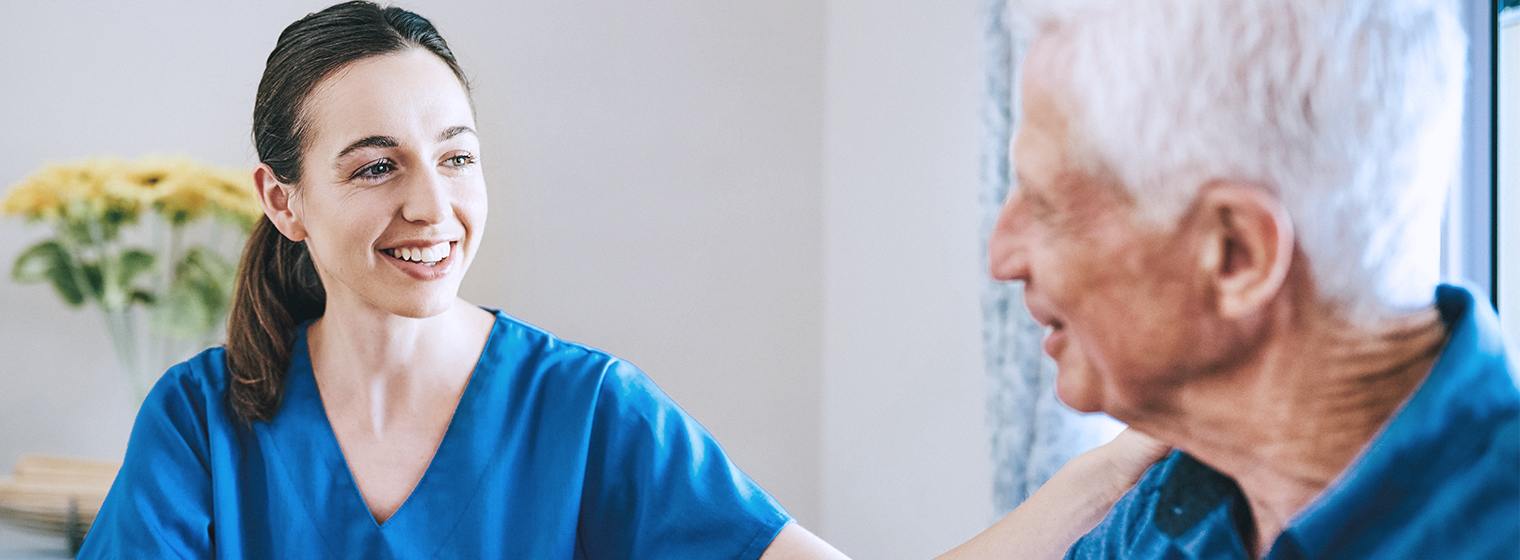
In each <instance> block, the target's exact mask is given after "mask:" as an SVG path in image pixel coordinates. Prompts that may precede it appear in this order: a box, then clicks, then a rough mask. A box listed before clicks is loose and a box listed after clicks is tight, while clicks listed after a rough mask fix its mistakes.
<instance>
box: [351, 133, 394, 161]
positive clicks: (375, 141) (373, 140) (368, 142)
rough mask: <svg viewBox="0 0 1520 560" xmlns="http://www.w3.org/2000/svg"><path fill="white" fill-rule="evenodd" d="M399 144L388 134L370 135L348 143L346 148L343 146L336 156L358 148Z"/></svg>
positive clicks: (391, 146)
mask: <svg viewBox="0 0 1520 560" xmlns="http://www.w3.org/2000/svg"><path fill="white" fill-rule="evenodd" d="M400 145H401V143H400V142H397V141H396V139H395V138H392V137H390V136H370V137H368V138H362V139H360V140H359V141H358V142H354V143H352V144H349V145H348V147H347V148H343V151H341V152H338V157H340V158H341V157H343V156H346V155H348V154H349V153H350V152H353V151H354V150H357V149H360V148H394V147H396V146H400Z"/></svg>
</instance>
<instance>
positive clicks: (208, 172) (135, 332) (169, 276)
mask: <svg viewBox="0 0 1520 560" xmlns="http://www.w3.org/2000/svg"><path fill="white" fill-rule="evenodd" d="M0 214H4V215H13V216H21V217H24V218H25V219H26V220H27V221H29V222H33V223H44V224H48V225H50V226H52V228H53V236H52V237H51V238H48V239H45V240H43V241H41V242H39V243H37V244H35V245H32V246H31V247H29V248H27V249H26V250H24V251H22V253H21V255H20V256H18V257H17V258H16V262H15V265H14V266H13V267H12V269H11V277H12V278H13V279H14V280H15V281H17V282H22V283H49V284H51V285H52V286H53V288H54V290H55V291H57V292H58V296H59V297H60V298H62V299H63V301H64V302H65V303H67V304H68V305H70V306H73V307H80V306H84V305H90V304H93V305H94V306H96V307H98V308H99V311H100V313H101V318H102V320H103V321H104V323H105V326H106V331H107V332H108V333H109V334H110V337H111V342H112V346H113V347H114V348H115V351H116V357H117V360H118V361H119V362H120V364H121V368H122V371H123V373H125V374H126V376H127V378H128V380H129V382H130V383H131V386H132V389H133V392H134V394H135V395H136V397H137V400H138V402H139V403H140V402H142V399H143V398H144V397H145V396H147V393H148V390H149V389H151V388H152V386H153V383H154V382H156V381H157V379H158V376H159V375H160V374H162V373H163V371H164V370H165V369H166V368H167V367H168V366H169V365H172V364H173V363H175V362H178V361H180V360H182V359H184V358H187V357H188V355H187V354H186V352H187V351H191V352H193V351H196V350H199V349H201V348H205V347H206V346H210V345H211V344H213V343H215V341H216V338H217V337H218V336H219V332H220V331H221V328H222V326H223V321H224V319H225V317H226V315H227V310H228V308H229V306H230V304H231V295H232V284H233V279H234V277H235V273H236V267H235V266H234V265H233V264H232V263H233V262H235V255H236V254H237V252H238V251H239V250H240V249H241V248H242V242H243V240H244V239H245V238H246V237H247V234H248V230H249V229H250V228H251V227H252V226H253V224H254V223H255V221H256V220H258V218H259V217H260V216H261V215H262V214H263V212H262V211H261V210H260V208H259V204H258V201H257V199H256V198H255V195H254V190H253V180H252V173H251V172H249V170H246V169H232V168H223V167H214V166H208V165H204V164H201V163H198V162H196V161H194V160H191V159H189V158H183V157H160V156H150V157H145V158H142V159H138V160H135V161H124V160H121V159H118V158H112V157H97V158H89V159H83V160H77V161H72V162H63V163H53V164H48V165H46V166H44V167H43V168H42V169H41V170H38V171H37V172H35V173H33V174H32V175H31V176H29V177H27V178H25V179H23V180H22V181H21V182H20V183H18V184H16V185H14V186H12V187H11V188H10V190H9V191H8V192H7V193H6V195H5V198H4V199H3V200H0ZM144 218H146V219H144ZM145 222H146V223H145ZM229 255H232V256H231V257H229ZM144 327H146V328H144Z"/></svg>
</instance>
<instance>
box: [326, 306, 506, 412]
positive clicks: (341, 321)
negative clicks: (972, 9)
mask: <svg viewBox="0 0 1520 560" xmlns="http://www.w3.org/2000/svg"><path fill="white" fill-rule="evenodd" d="M493 321H494V318H493V317H492V316H491V314H490V313H487V312H486V311H484V310H481V309H480V308H478V307H475V306H473V305H470V304H468V303H466V302H464V301H463V300H458V301H456V302H455V304H454V305H453V306H451V307H450V308H449V309H448V310H446V311H444V312H443V313H440V314H438V315H435V316H432V317H425V318H410V317H400V316H396V315H392V314H389V313H385V312H383V311H380V310H374V309H362V308H361V309H355V308H354V307H349V306H342V305H333V304H332V303H331V302H330V303H329V305H328V307H327V311H326V312H325V313H324V314H323V316H322V317H321V318H319V319H317V320H316V321H315V322H313V323H312V324H311V326H310V327H308V328H307V332H306V336H307V345H308V349H309V352H310V355H311V364H312V372H313V375H314V376H315V377H316V381H317V386H318V388H319V390H320V391H321V393H322V401H323V405H324V406H325V407H326V408H328V409H329V415H330V416H333V415H338V416H344V417H347V418H350V419H353V418H360V417H362V418H365V419H366V420H365V421H364V422H363V423H365V424H368V425H369V427H370V429H371V430H373V431H374V432H375V433H376V435H380V434H382V433H384V432H385V431H386V429H387V426H389V425H391V424H392V423H394V422H396V421H397V420H399V419H401V418H404V417H407V416H411V415H414V414H415V413H416V411H417V409H418V408H419V407H430V406H433V405H434V404H436V403H437V402H440V401H443V402H448V401H450V400H452V399H456V398H457V396H458V395H459V394H460V393H461V392H462V391H463V390H464V386H465V385H466V384H467V383H468V382H469V378H470V374H471V372H472V371H473V370H474V366H475V362H476V361H477V359H478V357H479V356H480V352H481V349H482V348H483V347H484V345H485V338H486V336H487V335H489V333H490V328H491V323H492V322H493Z"/></svg>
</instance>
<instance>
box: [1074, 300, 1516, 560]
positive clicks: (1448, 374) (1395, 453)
mask: <svg viewBox="0 0 1520 560" xmlns="http://www.w3.org/2000/svg"><path fill="white" fill-rule="evenodd" d="M1436 306H1437V307H1438V308H1439V309H1440V311H1441V317H1442V319H1444V320H1445V322H1446V324H1447V325H1448V329H1449V333H1450V336H1449V338H1448V339H1447V342H1446V347H1445V348H1444V349H1443V350H1442V352H1441V357H1440V358H1439V359H1438V360H1437V361H1436V363H1435V366H1434V367H1432V369H1431V372H1430V375H1429V377H1428V378H1426V380H1425V382H1424V383H1423V384H1421V385H1420V388H1419V389H1418V390H1417V391H1416V392H1415V394H1414V396H1413V397H1411V398H1410V399H1409V401H1408V402H1407V403H1405V405H1404V406H1403V408H1401V409H1400V410H1399V411H1398V412H1397V413H1396V414H1395V415H1394V416H1393V418H1392V420H1390V421H1389V422H1388V424H1387V426H1386V427H1385V428H1384V430H1383V432H1382V433H1381V434H1379V435H1378V436H1377V437H1376V438H1375V439H1373V441H1372V442H1371V443H1370V444H1368V446H1367V447H1366V449H1364V450H1363V452H1362V455H1361V456H1360V457H1358V458H1357V459H1356V460H1355V461H1354V462H1353V463H1352V464H1351V466H1350V467H1348V468H1347V470H1346V471H1345V472H1344V473H1343V474H1342V475H1341V478H1339V479H1338V480H1336V481H1335V482H1334V483H1332V484H1331V485H1330V487H1328V488H1326V489H1325V491H1324V492H1323V493H1321V494H1320V495H1319V497H1317V498H1316V499H1315V500H1314V501H1313V502H1311V503H1310V504H1309V506H1308V507H1306V508H1305V509H1304V510H1303V511H1301V512H1299V514H1298V515H1297V516H1295V517H1294V518H1293V519H1292V520H1291V521H1290V522H1289V524H1288V527H1287V528H1286V529H1284V530H1283V532H1282V534H1281V535H1279V536H1278V537H1277V540H1276V541H1274V542H1273V544H1272V548H1271V551H1270V552H1269V553H1268V554H1267V558H1268V559H1272V560H1290V559H1309V558H1315V559H1330V558H1378V559H1383V558H1420V559H1429V558H1460V559H1464V560H1465V559H1487V558H1511V559H1513V558H1520V390H1517V389H1516V381H1515V374H1516V368H1515V366H1514V364H1512V363H1511V362H1510V360H1509V358H1508V357H1507V356H1506V354H1505V349H1504V341H1503V339H1502V337H1501V336H1500V334H1499V319H1498V317H1497V316H1496V315H1494V312H1493V309H1492V307H1490V305H1489V304H1488V302H1487V301H1486V300H1484V299H1483V298H1481V297H1477V296H1474V295H1473V293H1472V292H1470V291H1468V290H1466V289H1464V288H1458V287H1453V286H1441V287H1440V288H1438V289H1437V290H1436ZM1252 527H1254V522H1253V521H1252V519H1251V512H1250V506H1249V505H1247V503H1246V499H1245V496H1244V495H1243V494H1241V492H1240V488H1239V487H1238V486H1236V484H1235V481H1233V480H1231V479H1230V478H1229V477H1227V476H1225V475H1223V474H1220V473H1219V472H1217V471H1215V470H1213V469H1211V468H1209V467H1208V466H1207V465H1204V464H1203V463H1201V462H1199V461H1197V460H1196V459H1193V458H1192V457H1191V456H1189V455H1187V454H1186V453H1183V452H1181V451H1177V452H1174V453H1173V454H1172V455H1171V456H1170V457H1168V458H1167V459H1166V460H1164V461H1162V462H1161V463H1160V464H1158V465H1156V466H1155V467H1152V468H1151V470H1150V471H1149V472H1147V473H1146V474H1145V477H1144V478H1142V479H1141V480H1140V483H1139V484H1137V485H1136V486H1135V488H1134V489H1133V490H1131V491H1130V492H1129V493H1128V494H1127V495H1125V496H1124V498H1123V499H1121V500H1120V501H1119V503H1118V504H1117V505H1115V506H1114V509H1113V510H1112V511H1110V512H1109V514H1108V517H1107V518H1105V519H1104V520H1103V522H1102V523H1101V524H1099V525H1098V527H1097V528H1096V529H1094V530H1093V531H1092V532H1091V533H1088V534H1087V535H1086V536H1084V537H1082V539H1081V540H1079V541H1077V544H1076V545H1075V546H1073V547H1072V548H1071V550H1070V551H1068V552H1067V555H1066V557H1067V558H1068V559H1073V560H1089V559H1098V558H1124V559H1132V560H1143V559H1157V560H1160V559H1168V560H1170V559H1192V558H1197V559H1205V558H1206V559H1211V560H1212V559H1235V558H1240V559H1244V558H1250V557H1252V556H1254V554H1250V553H1248V552H1247V551H1246V549H1245V547H1244V545H1243V544H1242V543H1243V542H1245V540H1246V539H1243V538H1242V531H1243V530H1244V531H1249V530H1252Z"/></svg>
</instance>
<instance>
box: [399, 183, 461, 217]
mask: <svg viewBox="0 0 1520 560" xmlns="http://www.w3.org/2000/svg"><path fill="white" fill-rule="evenodd" d="M449 193H450V183H449V179H448V178H447V177H444V176H443V175H442V174H440V173H438V172H437V171H436V170H428V171H427V172H425V173H421V174H414V175H413V180H412V181H411V182H410V183H409V184H408V185H407V186H406V199H405V200H404V201H403V202H402V205H401V217H402V218H405V219H406V220H407V221H409V222H421V223H425V224H436V223H439V222H442V221H444V220H446V219H448V216H449V213H450V208H451V207H452V205H451V204H450V198H449Z"/></svg>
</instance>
